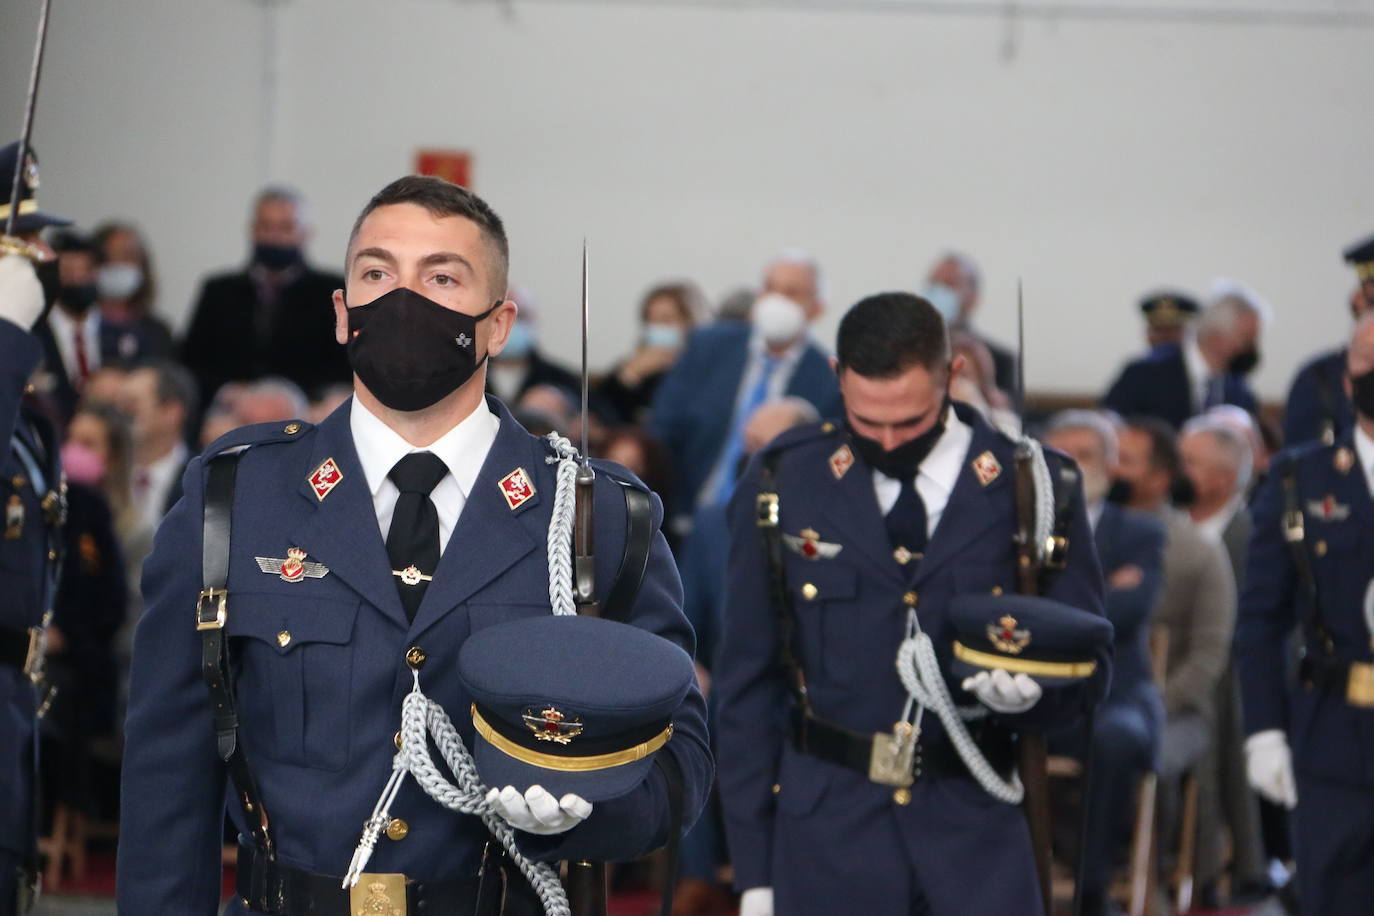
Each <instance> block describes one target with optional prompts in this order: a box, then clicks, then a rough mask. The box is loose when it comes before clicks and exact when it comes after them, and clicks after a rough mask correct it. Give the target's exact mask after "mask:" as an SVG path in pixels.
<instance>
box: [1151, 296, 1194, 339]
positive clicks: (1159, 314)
mask: <svg viewBox="0 0 1374 916" xmlns="http://www.w3.org/2000/svg"><path fill="white" fill-rule="evenodd" d="M1198 311H1199V307H1198V304H1197V300H1196V299H1194V298H1193V297H1192V296H1190V295H1188V294H1187V293H1183V292H1179V291H1178V290H1172V289H1165V290H1157V291H1155V292H1152V293H1147V294H1146V295H1145V296H1144V297H1142V298H1141V300H1140V313H1141V314H1142V315H1144V316H1145V343H1146V344H1147V345H1148V347H1149V349H1150V350H1152V351H1153V350H1156V349H1158V348H1160V347H1178V346H1182V345H1183V338H1184V335H1185V334H1186V333H1187V331H1188V328H1189V326H1190V325H1191V324H1192V322H1193V319H1194V318H1196V317H1197V313H1198Z"/></svg>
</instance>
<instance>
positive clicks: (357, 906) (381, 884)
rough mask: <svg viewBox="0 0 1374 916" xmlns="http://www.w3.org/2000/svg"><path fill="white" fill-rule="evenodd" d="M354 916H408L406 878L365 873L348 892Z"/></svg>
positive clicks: (349, 904)
mask: <svg viewBox="0 0 1374 916" xmlns="http://www.w3.org/2000/svg"><path fill="white" fill-rule="evenodd" d="M348 912H349V913H350V914H352V916H407V914H406V876H405V875H380V874H374V873H372V872H363V873H362V875H361V876H359V878H358V883H357V884H355V885H353V887H352V888H351V889H350V890H349V892H348Z"/></svg>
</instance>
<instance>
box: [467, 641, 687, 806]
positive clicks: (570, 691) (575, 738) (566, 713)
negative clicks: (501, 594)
mask: <svg viewBox="0 0 1374 916" xmlns="http://www.w3.org/2000/svg"><path fill="white" fill-rule="evenodd" d="M511 659H519V660H520V661H519V664H515V665H512V664H511ZM458 676H459V677H460V678H461V679H462V681H463V683H464V685H465V686H466V687H467V690H468V693H469V694H470V695H471V696H472V699H473V704H472V722H473V725H474V726H475V728H476V737H475V738H474V748H473V759H474V760H475V762H476V764H477V772H478V774H479V775H480V776H481V778H482V782H484V783H485V784H487V785H489V786H515V787H516V788H517V789H519V790H520V791H522V792H523V791H525V790H526V789H528V788H529V787H530V786H534V785H538V786H542V787H543V788H544V789H545V790H546V791H548V792H549V793H550V794H552V795H553V796H554V797H555V798H558V797H561V796H563V795H564V794H566V793H570V792H571V793H573V794H576V795H579V796H581V797H582V798H584V799H586V800H587V801H589V802H599V801H606V800H608V799H612V798H618V797H620V796H622V795H624V794H625V793H626V792H629V791H630V790H632V789H634V788H635V787H636V786H637V785H639V784H640V783H641V782H642V781H643V779H644V776H645V774H646V773H647V771H648V769H649V767H650V766H651V765H652V764H653V762H654V757H655V755H656V753H657V752H658V750H659V749H660V748H662V747H663V746H664V745H666V744H667V743H668V741H669V740H670V739H671V738H672V735H673V728H672V714H673V711H674V710H676V709H677V708H678V706H679V705H680V704H681V703H682V700H683V698H684V697H685V696H686V695H687V691H688V690H689V689H690V688H691V685H692V683H693V681H694V679H695V677H696V669H695V667H694V666H693V664H692V659H691V657H690V656H689V655H688V654H687V653H686V652H684V651H683V650H682V649H681V648H680V647H678V646H677V645H675V644H674V643H671V642H669V641H668V640H666V639H664V638H663V637H661V636H658V635H656V634H654V633H650V632H649V631H647V630H644V629H642V628H640V627H634V626H630V625H628V624H623V623H616V622H615V621H611V620H602V619H599V618H596V617H577V616H554V615H552V614H550V615H545V616H540V617H529V618H525V619H522V620H517V621H512V622H510V623H505V624H501V625H499V626H493V627H487V628H485V629H483V630H479V631H478V632H477V633H474V634H473V635H472V636H471V637H469V638H468V640H467V642H466V643H464V644H463V648H462V650H461V651H460V652H459V653H458Z"/></svg>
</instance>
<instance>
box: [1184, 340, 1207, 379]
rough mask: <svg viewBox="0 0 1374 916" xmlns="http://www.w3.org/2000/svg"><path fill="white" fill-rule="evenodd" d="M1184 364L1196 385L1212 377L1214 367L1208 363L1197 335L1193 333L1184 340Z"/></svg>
mask: <svg viewBox="0 0 1374 916" xmlns="http://www.w3.org/2000/svg"><path fill="white" fill-rule="evenodd" d="M1183 366H1184V368H1185V369H1187V370H1188V380H1189V381H1191V382H1192V383H1193V385H1194V386H1197V385H1200V384H1202V383H1203V382H1205V381H1207V380H1208V379H1210V378H1211V377H1212V368H1211V367H1210V366H1208V365H1207V360H1206V358H1205V357H1203V355H1202V350H1201V349H1200V348H1199V347H1198V345H1197V337H1196V336H1195V335H1193V334H1189V335H1188V336H1187V337H1186V338H1184V340H1183Z"/></svg>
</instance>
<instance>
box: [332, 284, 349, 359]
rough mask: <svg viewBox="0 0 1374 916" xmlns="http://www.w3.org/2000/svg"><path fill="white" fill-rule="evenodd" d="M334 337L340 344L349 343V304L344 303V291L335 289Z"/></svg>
mask: <svg viewBox="0 0 1374 916" xmlns="http://www.w3.org/2000/svg"><path fill="white" fill-rule="evenodd" d="M333 298H334V339H335V340H336V341H338V343H339V346H343V345H345V344H347V343H348V306H346V305H344V291H343V290H341V289H336V290H334V297H333Z"/></svg>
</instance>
